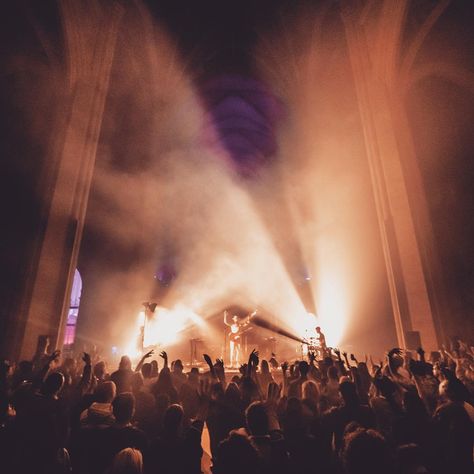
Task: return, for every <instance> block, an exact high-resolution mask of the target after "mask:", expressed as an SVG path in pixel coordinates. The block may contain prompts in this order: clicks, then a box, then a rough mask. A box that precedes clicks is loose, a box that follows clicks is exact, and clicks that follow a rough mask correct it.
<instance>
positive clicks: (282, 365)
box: [281, 361, 289, 373]
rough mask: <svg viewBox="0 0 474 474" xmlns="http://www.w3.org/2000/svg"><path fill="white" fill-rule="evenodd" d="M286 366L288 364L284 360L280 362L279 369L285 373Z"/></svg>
mask: <svg viewBox="0 0 474 474" xmlns="http://www.w3.org/2000/svg"><path fill="white" fill-rule="evenodd" d="M288 367H289V365H288V362H286V361H285V362H283V363H282V364H281V370H282V371H283V373H285V372H286V371H287V370H288Z"/></svg>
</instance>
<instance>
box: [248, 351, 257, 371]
mask: <svg viewBox="0 0 474 474" xmlns="http://www.w3.org/2000/svg"><path fill="white" fill-rule="evenodd" d="M249 363H251V364H252V365H254V366H255V367H256V366H258V363H259V358H258V351H257V350H256V349H253V350H252V352H251V353H250V356H249Z"/></svg>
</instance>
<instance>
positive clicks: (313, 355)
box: [308, 352, 316, 364]
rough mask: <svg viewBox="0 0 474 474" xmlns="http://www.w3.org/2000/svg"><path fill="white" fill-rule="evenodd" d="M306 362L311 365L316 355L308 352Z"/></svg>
mask: <svg viewBox="0 0 474 474" xmlns="http://www.w3.org/2000/svg"><path fill="white" fill-rule="evenodd" d="M308 360H309V362H310V363H311V364H312V363H313V362H314V361H315V360H316V354H315V353H314V352H308Z"/></svg>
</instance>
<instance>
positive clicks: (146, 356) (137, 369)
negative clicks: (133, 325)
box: [135, 349, 154, 372]
mask: <svg viewBox="0 0 474 474" xmlns="http://www.w3.org/2000/svg"><path fill="white" fill-rule="evenodd" d="M153 353H154V351H153V349H152V350H151V351H148V352H147V353H146V354H145V355H144V356H143V357H142V358H141V359H140V362H139V363H138V364H137V366H136V367H135V372H140V370H142V367H143V364H144V363H145V360H146V359H148V358H149V357H151V356H152V355H153Z"/></svg>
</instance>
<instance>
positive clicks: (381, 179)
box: [342, 0, 439, 350]
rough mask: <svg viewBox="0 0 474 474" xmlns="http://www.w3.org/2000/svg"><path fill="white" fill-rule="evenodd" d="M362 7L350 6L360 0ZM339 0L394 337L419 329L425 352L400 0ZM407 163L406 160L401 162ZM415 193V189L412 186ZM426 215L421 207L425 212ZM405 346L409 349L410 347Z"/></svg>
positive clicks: (427, 325) (426, 298)
mask: <svg viewBox="0 0 474 474" xmlns="http://www.w3.org/2000/svg"><path fill="white" fill-rule="evenodd" d="M361 3H363V5H362V7H359V6H356V5H361ZM361 3H358V4H356V3H354V2H350V1H347V2H344V3H343V4H342V18H343V21H344V25H345V30H346V39H347V46H348V51H349V55H350V60H351V64H352V69H353V75H354V82H355V87H356V94H357V100H358V104H359V110H360V116H361V122H362V128H363V132H364V138H365V143H366V149H367V158H368V161H369V167H370V174H371V179H372V186H373V193H374V198H375V204H376V209H377V216H378V221H379V229H380V236H381V241H382V246H383V252H384V257H385V263H386V269H387V278H388V283H389V288H390V296H391V302H392V308H393V316H394V320H395V326H396V331H397V338H398V343H399V345H400V346H401V347H407V345H409V343H408V344H407V333H409V332H411V331H417V332H419V333H420V337H421V343H422V345H423V347H424V348H425V350H435V349H437V348H438V347H439V340H438V331H437V329H436V328H437V316H436V309H435V308H434V306H433V304H432V301H431V300H430V294H429V291H428V286H427V272H429V269H428V268H426V265H425V266H424V265H423V263H424V262H423V260H422V250H423V249H422V248H420V242H423V239H420V237H421V236H420V235H417V230H418V231H419V227H418V228H417V226H416V225H415V219H417V218H418V216H417V215H416V214H414V209H415V208H416V209H417V210H419V208H420V206H423V205H425V206H426V203H425V201H424V198H423V197H420V198H419V200H418V202H417V203H416V204H417V205H416V206H413V205H412V203H413V198H416V196H410V198H411V201H410V199H409V196H408V192H407V182H406V176H405V175H404V172H405V173H406V170H407V168H408V169H410V166H411V165H412V164H413V163H414V162H415V160H416V157H415V155H414V147H413V142H412V139H411V136H410V135H409V127H408V125H407V121H406V117H405V114H404V113H403V100H404V93H403V87H402V84H401V81H400V80H399V74H398V70H397V68H398V64H399V60H400V55H401V51H400V44H401V34H402V31H403V26H404V21H405V15H406V8H407V1H406V0H400V1H397V2H394V1H392V0H384V1H381V2H370V1H367V2H365V3H364V2H361ZM408 161H411V163H410V166H408V167H407V166H404V165H406V163H407V162H408ZM419 193H423V189H419ZM425 215H427V213H425ZM410 348H413V347H410Z"/></svg>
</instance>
